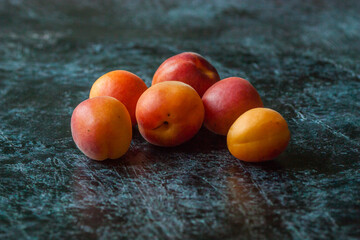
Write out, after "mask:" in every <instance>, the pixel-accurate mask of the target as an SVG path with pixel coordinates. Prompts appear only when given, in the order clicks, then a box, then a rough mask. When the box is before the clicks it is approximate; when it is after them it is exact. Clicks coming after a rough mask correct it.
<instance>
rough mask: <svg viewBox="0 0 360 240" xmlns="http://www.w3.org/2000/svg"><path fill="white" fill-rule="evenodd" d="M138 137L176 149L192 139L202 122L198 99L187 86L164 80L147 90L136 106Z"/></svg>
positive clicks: (201, 105)
mask: <svg viewBox="0 0 360 240" xmlns="http://www.w3.org/2000/svg"><path fill="white" fill-rule="evenodd" d="M136 119H137V122H138V127H139V131H140V134H141V135H142V136H143V137H144V138H145V139H146V140H147V141H148V142H150V143H152V144H154V145H158V146H176V145H179V144H182V143H184V142H186V141H187V140H189V139H190V138H192V137H193V136H194V135H195V134H196V133H197V132H198V131H199V129H200V128H201V126H202V123H203V120H204V106H203V103H202V101H201V98H200V96H199V95H198V94H197V92H196V91H195V90H194V89H193V88H192V87H190V86H189V85H188V84H185V83H182V82H178V81H166V82H162V83H158V84H155V85H153V86H151V87H150V88H149V89H147V90H146V91H145V92H144V93H143V95H141V97H140V98H139V101H138V103H137V105H136Z"/></svg>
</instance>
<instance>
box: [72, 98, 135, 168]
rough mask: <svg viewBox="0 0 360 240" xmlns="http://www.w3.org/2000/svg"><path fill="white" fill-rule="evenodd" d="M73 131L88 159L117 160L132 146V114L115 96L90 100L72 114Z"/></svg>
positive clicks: (77, 144)
mask: <svg viewBox="0 0 360 240" xmlns="http://www.w3.org/2000/svg"><path fill="white" fill-rule="evenodd" d="M71 133H72V137H73V139H74V142H75V144H76V146H77V147H78V148H79V149H80V151H81V152H83V153H84V154H85V155H86V156H88V157H89V158H91V159H94V160H99V161H102V160H105V159H107V158H110V159H116V158H119V157H121V156H122V155H124V154H125V153H126V151H127V150H128V149H129V147H130V142H131V138H132V125H131V119H130V115H129V113H128V111H127V109H126V107H125V106H124V104H122V103H121V102H120V101H118V100H117V99H115V98H113V97H108V96H100V97H94V98H91V99H87V100H85V101H83V102H81V103H80V104H79V105H78V106H77V107H76V108H75V110H74V112H73V114H72V116H71Z"/></svg>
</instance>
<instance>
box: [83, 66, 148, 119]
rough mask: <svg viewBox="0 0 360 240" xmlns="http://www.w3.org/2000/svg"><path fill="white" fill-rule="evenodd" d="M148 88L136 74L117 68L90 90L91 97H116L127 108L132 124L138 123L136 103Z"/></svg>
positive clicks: (100, 79)
mask: <svg viewBox="0 0 360 240" xmlns="http://www.w3.org/2000/svg"><path fill="white" fill-rule="evenodd" d="M146 89H147V86H146V84H145V83H144V81H143V80H142V79H141V78H139V77H138V76H136V75H135V74H133V73H131V72H128V71H124V70H115V71H112V72H108V73H106V74H104V75H103V76H101V77H100V78H98V79H97V80H96V81H95V82H94V84H93V85H92V87H91V90H90V98H93V97H98V96H110V97H114V98H116V99H117V100H119V101H120V102H122V103H123V104H124V105H125V107H126V108H127V110H128V112H129V114H130V117H131V122H132V125H136V118H135V108H136V103H137V101H138V99H139V97H140V96H141V94H142V93H143V92H144V91H145V90H146Z"/></svg>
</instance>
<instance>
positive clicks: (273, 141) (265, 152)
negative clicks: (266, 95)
mask: <svg viewBox="0 0 360 240" xmlns="http://www.w3.org/2000/svg"><path fill="white" fill-rule="evenodd" d="M289 141H290V131H289V128H288V125H287V123H286V121H285V119H284V118H283V117H282V116H281V115H280V113H278V112H276V111H274V110H272V109H269V108H253V109H250V110H249V111H247V112H245V113H244V114H242V115H241V116H240V117H239V118H238V119H237V120H236V121H235V122H234V124H233V125H232V126H231V127H230V129H229V132H228V134H227V146H228V149H229V151H230V153H231V154H232V155H233V156H234V157H236V158H238V159H240V160H243V161H246V162H261V161H267V160H271V159H274V158H276V157H277V156H279V155H280V154H281V153H282V152H283V151H284V150H285V149H286V146H287V145H288V143H289Z"/></svg>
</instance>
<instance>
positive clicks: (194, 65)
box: [152, 52, 220, 97]
mask: <svg viewBox="0 0 360 240" xmlns="http://www.w3.org/2000/svg"><path fill="white" fill-rule="evenodd" d="M219 80H220V77H219V74H218V72H217V71H216V69H215V68H214V67H213V66H212V65H211V64H210V63H209V62H208V61H207V60H206V59H205V58H204V57H202V56H201V55H199V54H197V53H193V52H184V53H180V54H178V55H175V56H173V57H170V58H168V59H167V60H165V61H164V62H163V63H162V64H161V65H160V67H159V68H158V69H157V70H156V72H155V74H154V77H153V81H152V85H154V84H157V83H160V82H164V81H180V82H184V83H186V84H189V85H190V86H191V87H193V88H194V89H195V90H196V92H197V93H198V94H199V95H200V97H202V95H203V94H204V93H205V91H206V90H207V89H208V88H209V87H210V86H211V85H213V84H214V83H216V82H217V81H219Z"/></svg>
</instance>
